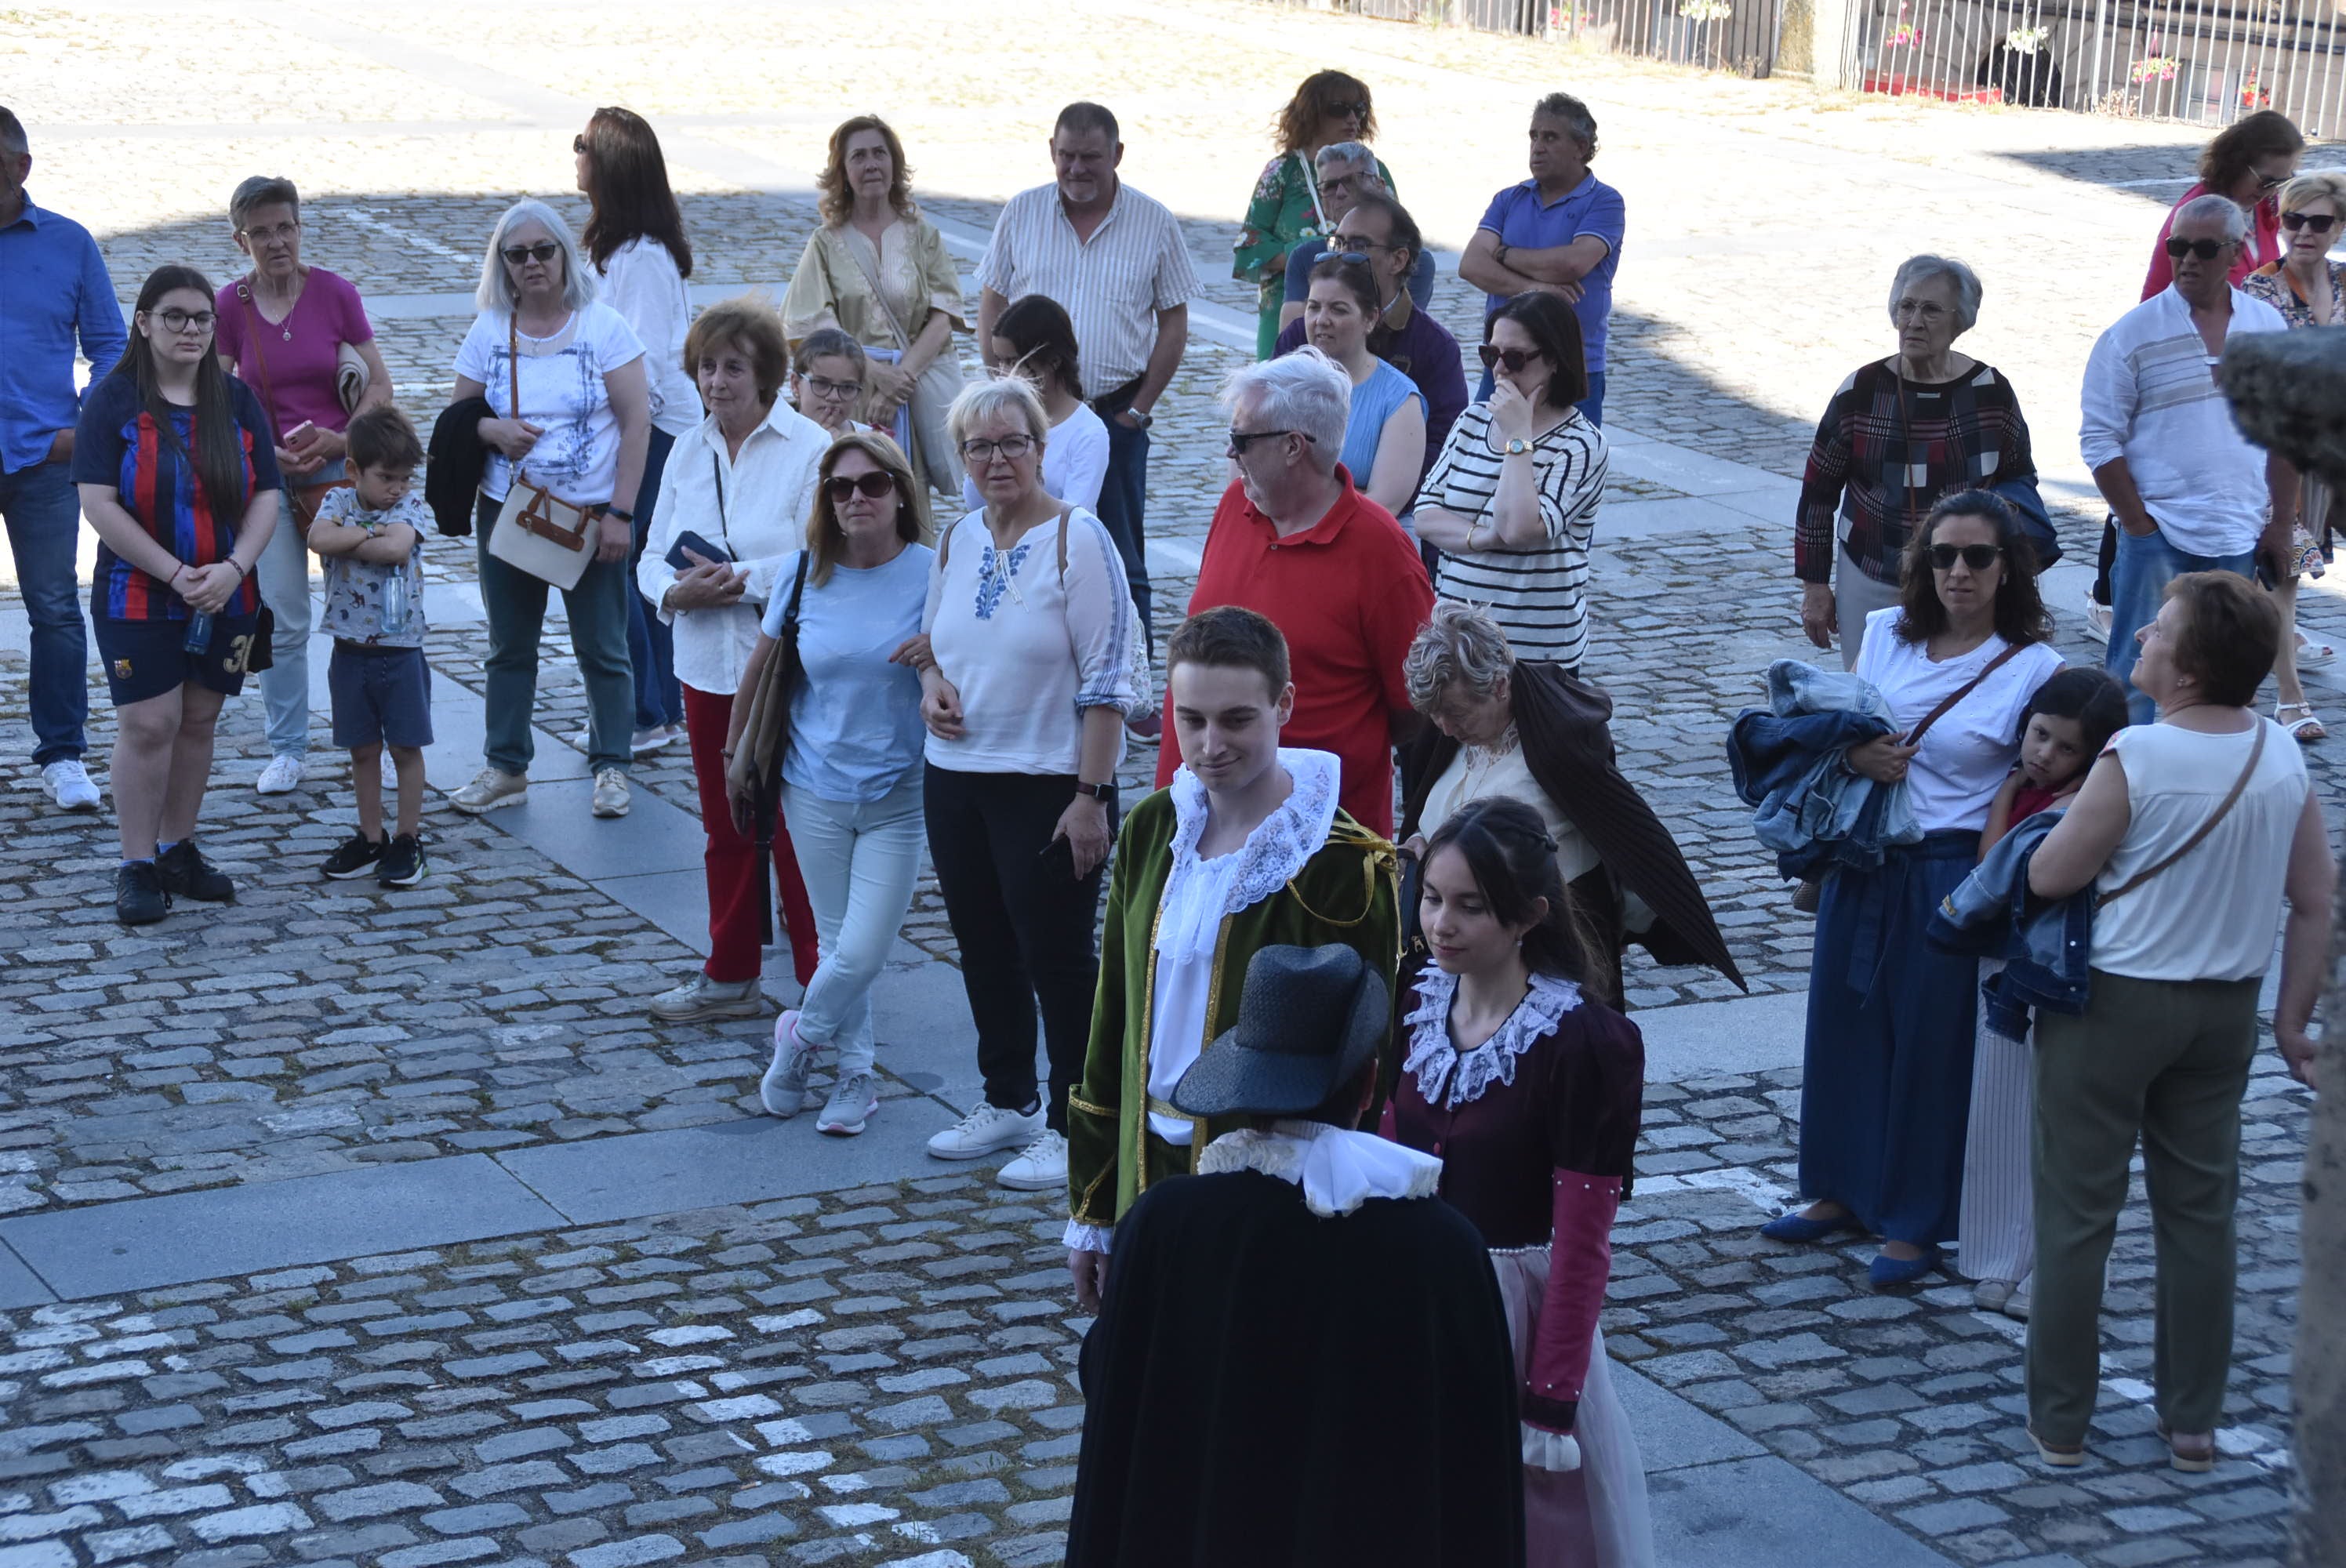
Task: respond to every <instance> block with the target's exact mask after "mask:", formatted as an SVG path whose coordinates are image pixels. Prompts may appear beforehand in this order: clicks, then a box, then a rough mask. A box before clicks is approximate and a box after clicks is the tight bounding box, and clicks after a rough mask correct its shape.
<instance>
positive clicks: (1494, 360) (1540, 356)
mask: <svg viewBox="0 0 2346 1568" xmlns="http://www.w3.org/2000/svg"><path fill="white" fill-rule="evenodd" d="M1545 358H1547V355H1546V354H1545V353H1543V352H1542V351H1539V350H1537V349H1503V348H1501V347H1499V346H1498V345H1497V344H1496V343H1484V345H1483V368H1484V370H1486V371H1492V370H1496V369H1498V368H1499V367H1500V366H1501V365H1505V366H1506V367H1507V373H1508V374H1509V375H1511V376H1514V375H1521V374H1522V373H1523V370H1524V367H1525V365H1527V364H1529V363H1531V362H1532V361H1534V360H1544V359H1545Z"/></svg>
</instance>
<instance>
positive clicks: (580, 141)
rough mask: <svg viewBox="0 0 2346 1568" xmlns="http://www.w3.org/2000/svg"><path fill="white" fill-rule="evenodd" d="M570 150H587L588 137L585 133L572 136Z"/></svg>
mask: <svg viewBox="0 0 2346 1568" xmlns="http://www.w3.org/2000/svg"><path fill="white" fill-rule="evenodd" d="M570 150H571V151H572V152H585V151H586V136H585V135H584V134H583V133H582V134H581V135H578V136H575V137H571V138H570Z"/></svg>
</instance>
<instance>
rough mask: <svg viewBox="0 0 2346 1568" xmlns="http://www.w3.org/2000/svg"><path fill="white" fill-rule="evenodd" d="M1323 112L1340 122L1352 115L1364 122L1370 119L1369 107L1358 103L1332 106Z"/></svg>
mask: <svg viewBox="0 0 2346 1568" xmlns="http://www.w3.org/2000/svg"><path fill="white" fill-rule="evenodd" d="M1321 112H1322V113H1324V114H1325V115H1327V117H1329V118H1330V119H1335V120H1340V119H1342V118H1343V117H1345V116H1347V115H1350V116H1352V117H1353V118H1355V119H1363V120H1364V119H1366V118H1368V117H1369V106H1368V105H1366V104H1364V103H1360V102H1357V101H1356V102H1352V103H1346V104H1330V105H1328V106H1327V107H1326V108H1325V109H1323V110H1322V111H1321Z"/></svg>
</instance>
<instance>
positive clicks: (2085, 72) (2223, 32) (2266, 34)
mask: <svg viewBox="0 0 2346 1568" xmlns="http://www.w3.org/2000/svg"><path fill="white" fill-rule="evenodd" d="M2341 9H2346V0H1850V36H1851V47H1852V50H1853V53H1854V56H1855V58H1854V62H1853V65H1854V70H1853V72H1852V76H1851V83H1850V85H1851V86H1852V87H1858V88H1860V89H1862V91H1865V92H1872V93H1890V94H1913V95H1917V96H1921V97H1934V98H1945V99H1950V100H1955V101H1964V100H1969V101H1976V102H1985V103H2006V104H2020V105H2025V106H2030V107H2043V108H2065V109H2080V110H2086V111H2091V112H2097V113H2101V114H2108V115H2117V116H2122V117H2142V118H2148V119H2167V120H2183V121H2188V122H2189V123H2192V124H2195V125H2208V126H2222V125H2229V123H2230V122H2232V121H2233V120H2235V119H2238V118H2239V117H2240V116H2242V115H2244V114H2247V113H2249V112H2250V111H2251V110H2255V109H2279V110H2280V112H2281V113H2283V114H2285V115H2287V116H2288V117H2290V119H2291V120H2293V121H2295V122H2296V123H2297V126H2298V128H2299V129H2300V130H2301V131H2303V132H2305V134H2306V135H2308V136H2318V135H2321V134H2324V133H2325V132H2327V133H2329V134H2333V135H2334V134H2335V133H2336V131H2337V129H2338V127H2339V125H2340V120H2341V113H2340V111H2341V107H2346V37H2341V28H2340V23H2341V15H2340V13H2341Z"/></svg>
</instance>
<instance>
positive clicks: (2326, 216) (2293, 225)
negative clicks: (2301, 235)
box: [2280, 212, 2338, 234]
mask: <svg viewBox="0 0 2346 1568" xmlns="http://www.w3.org/2000/svg"><path fill="white" fill-rule="evenodd" d="M2337 222H2338V216H2337V214H2335V213H2332V212H2284V213H2282V214H2281V215H2280V226H2281V227H2282V228H2283V229H2288V230H2289V231H2290V233H2292V234H2294V233H2296V232H2297V231H2298V230H2299V229H2312V230H2313V231H2314V232H2315V233H2316V234H2327V233H2329V232H2330V230H2331V229H2332V228H2334V227H2336V226H2337Z"/></svg>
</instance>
